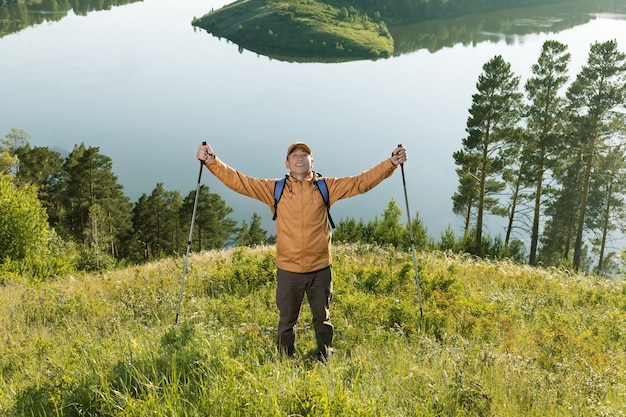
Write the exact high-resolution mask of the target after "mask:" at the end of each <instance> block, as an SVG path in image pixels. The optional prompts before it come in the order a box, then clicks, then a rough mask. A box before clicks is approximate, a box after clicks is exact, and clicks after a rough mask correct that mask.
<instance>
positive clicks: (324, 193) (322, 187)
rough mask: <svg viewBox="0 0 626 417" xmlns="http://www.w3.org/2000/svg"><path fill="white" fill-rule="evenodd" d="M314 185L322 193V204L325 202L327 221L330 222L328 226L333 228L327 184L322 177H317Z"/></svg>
mask: <svg viewBox="0 0 626 417" xmlns="http://www.w3.org/2000/svg"><path fill="white" fill-rule="evenodd" d="M315 185H316V186H317V189H318V190H320V193H321V194H322V198H323V199H324V204H326V212H327V213H328V222H329V223H330V226H331V227H332V228H333V229H334V228H335V222H333V218H332V216H331V215H330V197H329V195H328V186H327V185H326V181H324V178H321V177H320V178H318V179H317V181H315Z"/></svg>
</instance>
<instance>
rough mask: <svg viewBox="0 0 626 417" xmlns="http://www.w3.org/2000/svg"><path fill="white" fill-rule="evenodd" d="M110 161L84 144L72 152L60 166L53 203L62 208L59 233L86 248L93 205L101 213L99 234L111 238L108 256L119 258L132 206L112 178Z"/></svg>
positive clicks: (75, 147) (96, 150)
mask: <svg viewBox="0 0 626 417" xmlns="http://www.w3.org/2000/svg"><path fill="white" fill-rule="evenodd" d="M112 166H113V164H112V162H111V158H109V157H107V156H105V155H102V154H101V153H100V150H99V148H97V147H89V148H88V147H86V146H85V145H84V144H80V145H76V146H74V149H73V150H72V152H71V153H70V155H69V156H68V158H67V159H66V160H65V163H64V164H63V177H62V179H61V182H62V184H60V190H59V192H58V193H56V194H55V197H56V203H57V204H58V205H59V206H61V207H62V210H63V213H62V217H61V218H60V219H59V224H58V226H60V229H61V230H62V231H63V232H64V233H65V235H66V236H68V237H70V238H71V239H72V240H73V241H75V242H77V243H79V244H86V243H87V242H86V237H87V236H89V233H87V229H88V228H89V227H90V220H89V217H90V208H91V207H92V206H94V205H95V204H98V205H99V206H100V209H101V210H102V215H101V217H102V222H103V224H102V229H101V230H102V231H103V233H107V234H108V235H109V236H111V240H110V242H111V243H110V247H109V249H108V252H109V254H110V255H111V256H114V257H118V256H119V253H118V252H119V250H120V246H121V240H122V236H124V235H125V234H126V233H127V232H128V230H130V227H131V212H130V210H131V204H130V201H129V199H128V197H126V196H125V195H124V193H123V191H122V186H121V185H120V184H119V183H118V182H117V176H116V175H115V174H113V170H112Z"/></svg>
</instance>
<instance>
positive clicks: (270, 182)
mask: <svg viewBox="0 0 626 417" xmlns="http://www.w3.org/2000/svg"><path fill="white" fill-rule="evenodd" d="M206 167H207V168H208V169H209V171H211V173H212V174H213V175H215V176H216V177H217V179H219V180H220V181H221V182H222V183H223V184H224V185H225V186H227V187H228V188H230V189H231V190H233V191H235V192H237V193H239V194H243V195H245V196H248V197H252V198H254V199H256V200H259V201H261V202H263V203H265V204H267V205H268V206H270V209H272V210H273V209H274V185H275V184H276V180H275V179H258V178H254V177H250V176H247V175H244V174H242V173H241V172H239V171H237V170H235V169H234V168H232V167H230V166H229V165H227V164H225V163H224V162H222V161H221V160H220V159H219V158H218V157H217V156H216V157H215V159H214V160H213V161H212V162H210V163H207V164H206Z"/></svg>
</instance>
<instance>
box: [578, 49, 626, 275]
mask: <svg viewBox="0 0 626 417" xmlns="http://www.w3.org/2000/svg"><path fill="white" fill-rule="evenodd" d="M625 60H626V55H625V54H624V53H622V52H620V51H619V50H618V49H617V42H616V41H614V40H613V41H606V42H602V43H600V42H596V43H594V44H592V45H591V48H590V52H589V56H588V59H587V63H586V65H584V66H583V68H582V69H581V71H580V72H579V73H578V75H577V77H576V80H575V81H574V82H573V83H572V85H571V86H570V88H569V89H568V91H567V98H568V100H569V111H570V117H571V120H572V126H574V127H575V129H576V130H575V131H576V135H577V138H578V141H577V142H574V143H572V144H570V146H575V147H576V148H577V150H576V151H575V153H576V154H579V155H580V158H581V161H582V170H581V175H582V177H581V188H580V200H579V204H578V212H577V213H576V224H575V226H574V227H575V230H576V238H575V242H574V257H573V266H574V268H576V269H579V268H580V265H581V257H582V251H583V238H584V231H585V218H586V216H587V207H588V204H589V195H590V187H591V183H592V180H593V175H594V170H595V168H596V167H597V166H598V158H600V155H602V154H605V153H606V152H607V149H608V148H610V147H611V146H614V145H615V142H616V141H618V140H620V138H619V136H617V134H618V133H621V132H622V131H623V129H624V126H626V117H625V115H624V114H623V113H622V112H619V111H615V110H616V109H618V108H619V107H620V106H623V105H624V102H625V101H626V62H625ZM622 140H623V139H622Z"/></svg>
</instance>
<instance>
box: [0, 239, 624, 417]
mask: <svg viewBox="0 0 626 417" xmlns="http://www.w3.org/2000/svg"><path fill="white" fill-rule="evenodd" d="M333 256H334V258H335V262H334V266H333V271H334V284H335V298H334V300H333V307H332V309H333V312H332V316H333V322H334V323H335V328H336V339H335V342H336V345H335V348H336V354H335V355H334V357H332V359H331V360H330V362H329V363H328V364H326V365H323V364H321V363H319V362H317V361H316V360H315V359H314V357H313V356H312V355H310V354H309V353H308V347H311V346H314V345H315V336H314V334H313V331H312V329H311V327H310V326H309V325H308V323H309V322H310V320H311V315H310V312H308V310H306V308H305V309H303V314H302V317H301V321H300V322H299V325H298V328H299V332H298V347H297V355H296V358H294V359H285V358H282V357H280V356H278V355H277V353H276V351H275V345H274V343H275V342H274V340H275V325H276V317H277V311H276V308H275V306H274V283H273V279H274V278H273V277H274V268H275V267H274V266H273V264H274V249H273V248H271V247H256V248H254V249H248V248H237V249H233V250H229V251H215V252H205V253H202V254H194V255H193V256H192V257H191V259H190V261H191V266H192V267H191V269H190V273H189V277H188V278H189V279H188V285H187V286H186V287H185V299H184V304H183V314H182V321H181V322H180V323H179V324H177V325H173V315H174V311H175V308H176V300H177V295H178V289H179V286H180V279H179V278H180V266H181V265H180V262H178V260H173V259H172V260H162V261H159V262H158V263H153V264H146V265H144V266H141V267H133V268H129V269H121V270H117V271H114V272H108V273H104V274H98V275H84V276H80V277H75V278H72V279H62V280H57V281H54V282H43V283H39V284H37V285H28V284H25V283H24V284H21V283H14V284H12V285H8V286H3V287H0V328H2V329H3V330H4V333H3V335H4V336H3V337H2V338H0V349H1V350H2V352H3V355H2V356H0V414H1V415H6V416H18V415H29V416H48V415H50V416H52V415H54V416H59V415H62V416H78V415H110V416H145V415H150V414H155V415H170V416H180V415H198V416H200V415H202V416H204V415H246V416H247V415H249V416H285V417H286V416H289V415H332V416H336V417H341V416H415V415H424V416H430V415H432V416H435V415H437V416H461V415H463V416H487V415H498V416H511V417H513V416H520V415H523V416H548V417H557V416H561V415H564V414H565V415H573V416H586V415H603V416H619V415H623V414H624V412H626V401H625V400H624V398H626V377H625V375H626V369H625V368H624V366H625V365H624V364H625V363H626V351H625V350H624V349H623V340H624V338H626V329H624V326H623V323H624V320H625V319H626V316H625V314H626V313H625V312H626V284H624V282H623V281H608V280H603V279H599V278H592V277H587V276H583V275H567V274H564V273H562V272H559V271H556V270H542V269H537V268H530V267H524V266H518V265H514V264H512V263H509V262H487V261H482V260H477V259H475V258H470V257H465V256H457V255H451V254H449V253H448V254H443V253H419V255H418V267H419V278H420V280H421V283H422V289H423V297H424V314H423V317H422V316H421V315H420V311H419V306H418V305H417V300H416V286H415V271H414V270H413V265H412V261H411V256H410V253H408V252H403V251H395V250H385V249H383V248H381V247H380V246H377V245H341V246H337V247H335V249H334V252H333Z"/></svg>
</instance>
